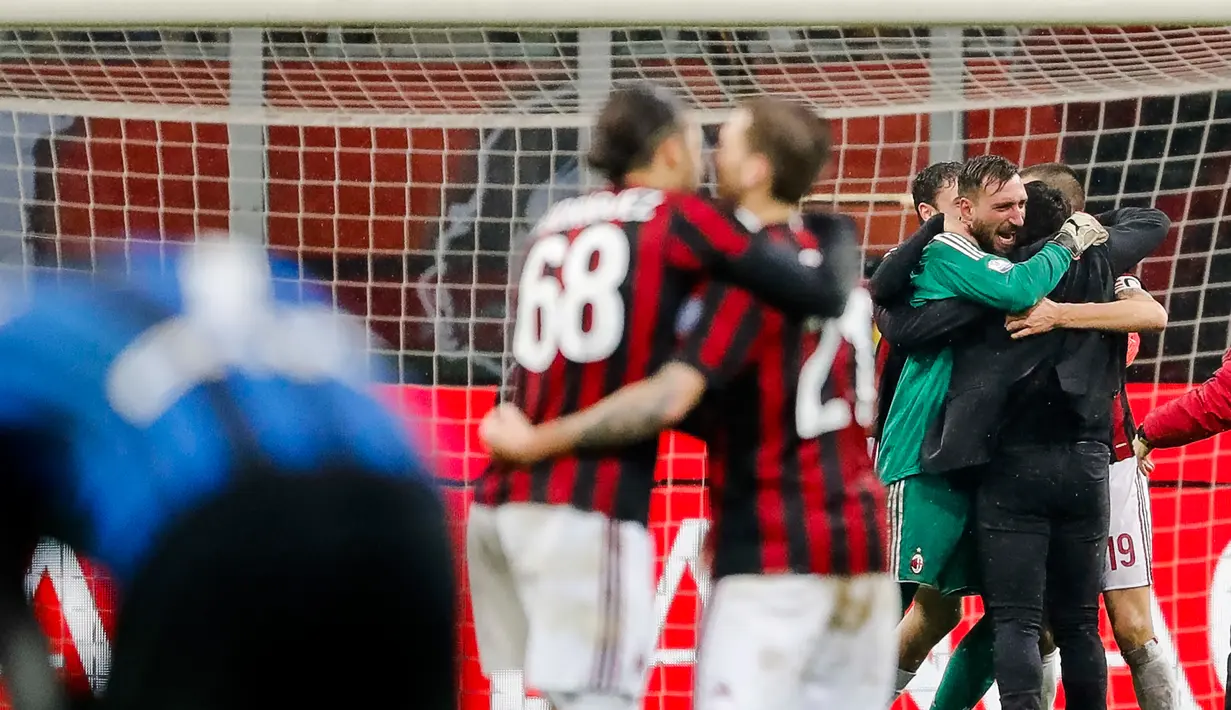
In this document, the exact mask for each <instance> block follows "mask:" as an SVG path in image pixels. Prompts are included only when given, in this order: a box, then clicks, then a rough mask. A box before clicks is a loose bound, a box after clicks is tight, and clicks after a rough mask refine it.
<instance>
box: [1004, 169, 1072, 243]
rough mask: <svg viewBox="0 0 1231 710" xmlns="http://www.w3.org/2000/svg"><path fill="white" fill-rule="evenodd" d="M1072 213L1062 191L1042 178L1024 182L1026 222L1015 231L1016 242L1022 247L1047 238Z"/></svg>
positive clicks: (1057, 229)
mask: <svg viewBox="0 0 1231 710" xmlns="http://www.w3.org/2000/svg"><path fill="white" fill-rule="evenodd" d="M1071 214H1073V206H1072V205H1070V204H1069V201H1068V198H1067V197H1065V195H1064V193H1063V192H1061V191H1059V190H1057V189H1056V188H1054V187H1052V186H1051V185H1049V184H1047V183H1046V182H1044V181H1042V180H1038V181H1035V182H1029V183H1026V222H1025V224H1024V225H1022V228H1021V229H1020V230H1018V232H1017V244H1015V245H1014V246H1018V247H1024V246H1028V245H1030V244H1034V243H1035V242H1037V241H1039V240H1041V239H1047V238H1048V237H1050V236H1052V235H1053V234H1055V233H1056V232H1058V231H1060V227H1061V226H1063V225H1064V220H1066V219H1068V218H1069V215H1071Z"/></svg>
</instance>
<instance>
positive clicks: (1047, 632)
mask: <svg viewBox="0 0 1231 710" xmlns="http://www.w3.org/2000/svg"><path fill="white" fill-rule="evenodd" d="M1039 655H1040V656H1042V657H1043V687H1042V688H1041V689H1040V693H1041V694H1042V698H1043V702H1042V703H1041V704H1040V705H1039V707H1041V708H1043V710H1051V709H1052V708H1053V707H1055V705H1056V691H1057V690H1058V689H1059V688H1060V651H1059V650H1058V649H1057V648H1056V639H1055V637H1054V636H1053V635H1052V632H1051V625H1050V624H1049V623H1048V622H1047V613H1046V611H1044V614H1043V632H1042V634H1041V635H1040V636H1039Z"/></svg>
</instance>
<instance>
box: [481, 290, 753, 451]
mask: <svg viewBox="0 0 1231 710" xmlns="http://www.w3.org/2000/svg"><path fill="white" fill-rule="evenodd" d="M760 327H761V314H760V308H759V307H758V306H757V304H756V303H755V301H754V300H753V299H752V297H751V296H750V295H749V294H748V292H746V291H742V290H740V289H736V288H732V287H730V286H726V285H724V284H721V283H714V284H711V285H710V286H709V287H708V288H707V289H706V291H705V295H704V298H703V306H702V313H701V317H700V319H699V320H698V322H697V324H696V326H695V327H694V328H693V329H692V331H691V332H690V334H689V335H688V337H687V338H686V339H685V340H684V342H683V343H682V344H681V345H680V348H679V349H678V351H677V352H676V355H675V357H674V359H673V360H671V361H670V362H668V363H666V364H665V365H663V366H662V367H661V368H659V370H658V372H656V373H654V375H653V376H652V377H649V378H647V379H644V380H641V381H639V382H634V383H633V384H630V385H625V386H624V387H622V388H620V389H619V390H617V391H616V392H614V393H612V394H610V395H608V396H607V397H604V398H603V399H602V400H599V401H598V402H596V403H595V404H593V405H591V406H590V407H587V408H585V409H583V410H581V411H579V412H575V413H573V414H570V415H568V416H564V417H561V418H559V419H555V420H552V421H548V422H543V423H542V424H539V425H538V426H531V425H529V423H528V422H526V421H525V417H524V415H522V414H521V413H520V412H519V411H517V410H516V408H512V407H511V405H502V406H501V407H500V408H498V409H497V410H494V411H493V413H492V414H490V415H488V417H487V418H485V419H484V421H483V425H482V426H481V427H480V431H479V433H480V436H481V437H482V438H483V440H484V443H485V444H487V446H488V449H489V450H490V451H491V453H492V456H493V457H495V458H499V459H501V460H503V461H507V462H509V463H514V464H518V465H531V464H534V463H537V462H539V461H543V460H545V459H550V458H556V457H559V456H563V455H566V454H569V453H572V452H574V451H578V450H585V449H605V448H614V447H619V446H626V445H628V444H633V443H636V442H639V441H644V440H646V439H649V438H651V437H655V436H658V434H659V433H660V432H662V431H663V430H666V429H670V428H671V427H673V426H675V425H676V424H679V423H680V422H682V421H683V420H684V418H685V417H686V416H688V414H689V412H691V411H692V409H693V408H694V407H696V405H697V403H698V402H700V401H701V397H702V395H704V394H705V391H706V390H707V389H708V388H709V387H715V386H721V385H722V384H724V383H725V382H726V381H727V380H729V379H730V378H731V377H733V376H734V375H735V374H736V373H737V372H738V371H739V369H740V368H741V367H742V366H743V364H744V363H745V362H746V361H747V358H748V357H749V356H750V355H751V353H752V352H753V349H754V348H755V343H756V339H757V335H758V333H759V331H760Z"/></svg>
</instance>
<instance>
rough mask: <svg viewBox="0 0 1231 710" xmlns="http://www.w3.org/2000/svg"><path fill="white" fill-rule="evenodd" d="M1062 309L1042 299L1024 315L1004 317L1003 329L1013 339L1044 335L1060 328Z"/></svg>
mask: <svg viewBox="0 0 1231 710" xmlns="http://www.w3.org/2000/svg"><path fill="white" fill-rule="evenodd" d="M1062 315H1063V308H1062V307H1061V306H1060V304H1058V303H1056V302H1055V301H1052V300H1051V299H1048V298H1044V299H1043V300H1042V301H1039V302H1038V303H1036V304H1035V305H1034V307H1033V308H1031V309H1030V310H1028V311H1026V312H1024V313H1013V314H1009V315H1007V316H1005V317H1004V327H1005V330H1008V331H1009V332H1010V333H1012V334H1013V339H1014V340H1017V339H1019V338H1025V337H1029V336H1031V335H1038V334H1040V333H1046V332H1047V331H1049V330H1054V329H1056V328H1060V327H1062V324H1063V320H1062Z"/></svg>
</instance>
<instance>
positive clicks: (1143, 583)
mask: <svg viewBox="0 0 1231 710" xmlns="http://www.w3.org/2000/svg"><path fill="white" fill-rule="evenodd" d="M1107 483H1108V486H1109V487H1110V489H1111V495H1110V500H1111V520H1110V523H1111V525H1110V527H1109V528H1108V534H1107V557H1106V560H1107V562H1106V566H1105V567H1104V570H1103V591H1105V592H1107V591H1111V590H1114V589H1133V588H1135V587H1148V586H1150V585H1151V584H1153V583H1154V576H1153V573H1152V571H1151V563H1152V561H1153V555H1152V554H1151V553H1152V549H1151V543H1152V541H1151V535H1152V534H1153V526H1152V525H1151V524H1150V491H1149V488H1148V486H1147V481H1146V478H1145V476H1143V475H1141V474H1140V473H1138V472H1137V459H1135V458H1128V459H1125V460H1124V461H1117V462H1116V463H1114V464H1112V465H1111V472H1110V473H1109V474H1108V476H1107Z"/></svg>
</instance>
